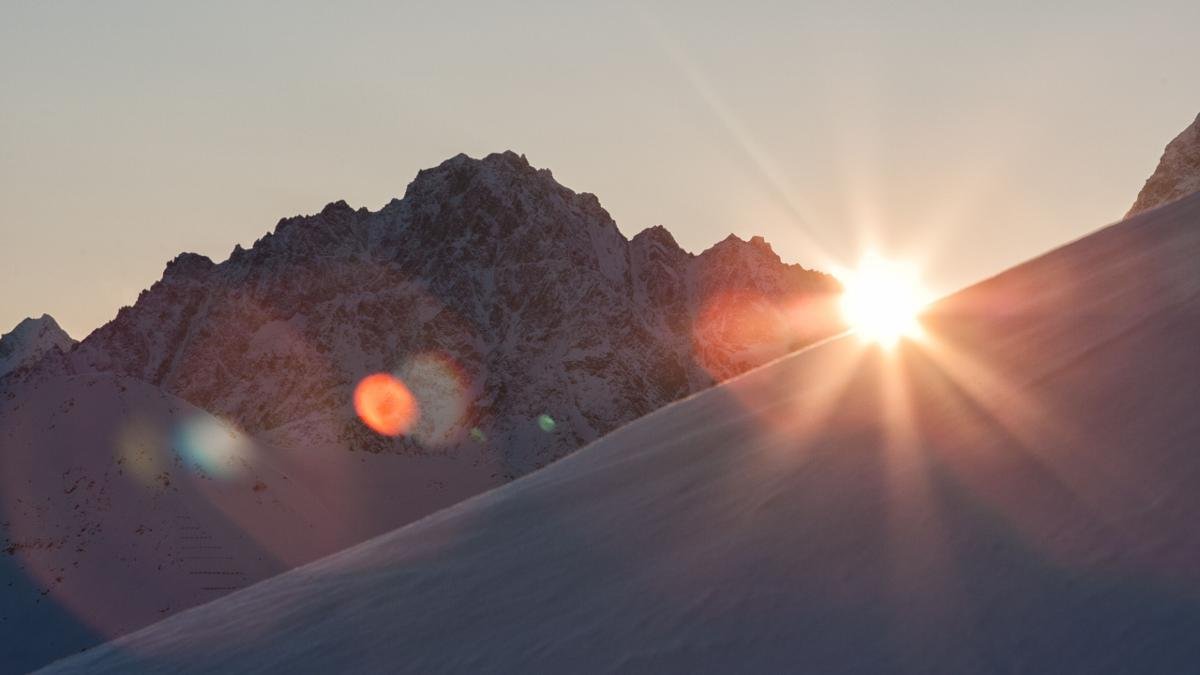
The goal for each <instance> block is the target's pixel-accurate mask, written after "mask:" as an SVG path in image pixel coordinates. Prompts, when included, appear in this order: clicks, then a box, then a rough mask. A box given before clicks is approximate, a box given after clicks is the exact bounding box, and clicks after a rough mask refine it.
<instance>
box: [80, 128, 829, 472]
mask: <svg viewBox="0 0 1200 675" xmlns="http://www.w3.org/2000/svg"><path fill="white" fill-rule="evenodd" d="M172 280H179V282H175V281H172ZM835 287H836V284H835V283H834V282H832V279H831V278H830V277H828V276H827V275H823V274H820V273H817V272H812V271H809V270H804V269H803V268H801V267H800V266H798V265H786V264H784V263H782V262H781V261H780V259H779V256H778V255H776V254H775V253H774V251H772V250H771V248H770V246H769V245H768V244H767V243H766V242H765V240H763V239H762V238H761V237H755V238H752V239H751V240H750V241H743V240H741V239H739V238H737V237H731V238H729V239H727V240H726V241H724V242H722V243H721V244H718V245H717V246H714V247H713V248H711V249H709V250H708V251H706V252H705V253H703V254H701V255H699V256H696V255H692V254H690V253H688V252H686V251H684V250H683V249H681V248H680V247H679V246H678V244H677V243H676V242H675V239H674V237H672V236H671V234H670V232H668V231H667V229H666V228H664V227H661V226H656V227H652V228H649V229H647V230H645V231H643V232H642V233H640V234H639V235H638V236H636V237H634V240H633V241H630V240H628V239H626V238H625V237H624V235H622V234H621V232H620V231H619V230H618V228H617V226H616V223H615V222H613V220H612V218H611V217H610V216H609V214H608V213H607V212H606V211H605V210H604V208H603V207H602V206H601V205H600V202H599V200H598V199H597V198H596V197H595V196H594V195H591V194H588V193H577V192H574V191H573V190H571V189H569V188H567V187H564V186H563V185H561V184H559V183H558V182H557V181H556V180H555V179H554V177H553V175H552V174H551V173H550V172H549V171H547V170H544V169H537V168H535V167H533V166H532V165H531V164H530V163H529V162H528V161H527V160H526V159H525V158H524V157H523V156H521V155H518V154H516V153H513V152H503V153H496V154H491V155H488V156H486V157H484V158H482V159H474V158H471V157H468V156H466V155H458V156H455V157H452V158H450V159H448V160H446V161H444V162H442V163H441V164H439V165H438V166H436V167H434V168H431V169H426V170H423V171H420V172H419V173H418V174H417V176H416V178H415V179H414V180H413V181H412V182H411V183H410V184H409V186H408V189H407V191H406V192H405V196H404V198H403V199H399V200H393V201H392V202H390V203H389V204H388V205H387V206H385V207H384V208H383V209H381V210H380V211H378V212H371V211H367V210H366V209H357V210H355V209H354V208H352V207H351V206H349V205H348V204H346V203H345V202H344V201H336V202H333V203H331V204H329V205H327V206H325V207H324V208H323V209H322V210H321V211H320V212H319V213H317V214H315V215H308V216H298V217H294V218H285V219H283V220H281V221H280V222H279V224H278V225H277V226H276V228H275V230H274V231H273V232H272V233H269V234H267V235H265V236H263V237H262V238H261V239H259V240H258V241H257V242H255V244H254V245H253V246H252V247H250V248H249V249H245V250H242V249H240V248H239V249H235V250H234V253H233V255H231V257H230V259H229V260H228V261H226V262H223V263H220V264H215V263H213V261H211V260H209V259H208V258H206V257H204V256H201V255H197V254H191V253H188V254H182V255H180V256H179V257H177V258H176V259H175V260H173V261H171V263H170V264H168V266H167V271H166V273H165V274H164V281H163V282H160V283H157V284H155V285H154V286H152V287H151V288H150V289H149V290H147V291H144V292H143V293H142V294H141V295H140V296H139V297H138V299H137V302H136V303H134V305H133V306H131V307H127V308H125V309H123V310H122V311H121V312H120V313H119V314H118V316H117V317H116V319H114V320H113V321H111V322H110V323H109V324H106V325H105V326H103V327H102V328H100V329H98V330H97V331H95V332H94V333H93V334H92V335H90V336H89V337H88V339H87V340H85V341H84V343H83V344H81V345H79V347H78V348H77V349H75V350H73V351H72V352H71V355H70V358H69V359H68V360H67V362H66V363H65V365H64V368H63V369H64V370H65V371H66V372H96V371H100V372H112V373H116V374H120V375H125V376H129V377H134V378H137V379H141V380H144V381H146V382H150V383H152V384H155V385H158V386H161V387H162V388H164V389H165V390H167V391H168V392H170V393H173V394H176V395H178V396H180V397H182V398H183V399H185V400H187V401H189V402H191V403H193V404H195V405H198V406H200V407H202V408H204V409H206V410H208V411H210V412H212V413H214V414H216V415H219V416H221V417H223V418H225V419H228V420H230V421H232V422H234V423H236V424H237V425H238V426H240V427H241V428H243V429H244V430H246V431H249V432H251V433H256V434H263V435H265V436H266V437H267V438H269V439H271V440H272V441H273V442H276V443H279V444H280V445H283V446H288V447H290V446H296V445H300V446H303V445H311V444H313V443H317V444H326V445H329V444H333V445H343V446H349V447H352V448H355V449H365V450H373V451H388V452H398V453H417V454H424V453H448V454H455V453H468V454H469V453H476V454H478V453H481V452H482V453H485V454H486V455H487V456H489V457H493V458H497V457H498V458H499V459H500V461H501V463H502V464H503V465H504V466H506V467H508V469H509V470H510V471H511V475H518V474H521V473H524V472H526V471H528V470H530V469H532V468H536V467H538V466H540V465H542V464H544V463H546V462H548V461H551V460H553V459H555V458H557V457H560V456H562V455H563V454H565V453H567V452H569V451H571V450H573V449H575V448H577V447H579V446H581V445H583V444H585V443H587V442H589V441H591V440H593V439H595V438H598V437H599V436H600V435H602V434H604V433H606V432H607V431H609V430H611V429H614V428H616V427H617V426H620V425H621V424H624V423H625V422H628V421H630V420H632V419H634V418H636V417H639V416H641V415H643V414H646V413H648V412H650V411H652V410H654V409H656V408H658V407H660V406H662V405H665V404H666V403H669V402H671V401H673V400H676V399H678V398H680V397H682V396H686V395H688V394H691V393H694V392H695V391H698V390H699V389H702V388H704V387H707V386H710V385H711V384H713V383H714V382H716V381H718V380H720V379H723V378H725V377H728V376H731V375H735V374H738V373H740V372H744V371H745V370H746V369H748V368H752V367H754V366H756V365H759V364H761V363H764V362H765V361H766V360H769V359H771V358H775V357H777V356H779V355H781V354H782V353H783V352H784V351H786V350H787V349H793V348H796V347H799V346H802V345H803V344H806V343H808V342H810V341H812V340H813V339H816V338H820V337H825V336H826V335H828V334H831V333H832V332H834V329H835V328H836V327H835V326H832V325H828V322H827V320H826V318H825V317H824V315H822V314H821V313H820V312H813V313H812V314H811V315H807V316H797V315H796V313H795V312H794V311H793V310H792V309H791V308H793V307H795V306H797V304H798V301H801V300H810V301H812V302H808V303H803V302H800V303H799V304H802V305H805V306H809V305H811V306H818V305H820V304H821V300H822V299H823V298H826V297H827V296H828V295H829V293H830V292H831V291H832V290H833V289H834V288H835ZM380 371H383V372H391V373H399V374H401V375H402V376H404V374H405V373H408V374H409V375H408V376H407V377H410V378H415V379H416V380H417V382H418V383H417V384H414V386H415V387H416V388H417V389H418V391H415V392H414V393H415V395H416V397H417V399H418V401H419V402H420V404H421V409H423V410H427V411H430V421H429V422H428V425H427V426H428V428H426V427H419V429H420V432H419V433H415V434H414V435H412V436H410V437H404V438H401V439H391V438H383V437H379V436H376V435H374V434H372V433H371V432H370V431H368V430H367V429H366V428H365V427H364V426H363V425H362V424H361V423H360V422H358V420H357V419H356V418H355V416H354V412H353V408H352V406H351V400H352V394H353V390H354V387H355V384H356V383H357V382H358V381H359V380H361V379H362V378H363V377H365V376H366V375H369V374H371V373H373V372H380ZM413 373H416V375H412V374H413ZM421 382H428V383H430V384H429V385H428V386H429V387H430V389H429V390H428V391H421V390H420V389H421V387H422V386H425V385H423V384H420V383H421ZM435 413H436V414H435ZM542 416H546V417H547V418H550V419H552V420H554V424H553V425H549V426H550V428H552V431H547V430H546V428H547V426H548V425H546V424H545V423H544V420H543V417H542ZM538 420H543V423H541V424H539V423H538ZM479 438H486V439H487V441H486V443H481V442H480V441H479V440H477V439H479Z"/></svg>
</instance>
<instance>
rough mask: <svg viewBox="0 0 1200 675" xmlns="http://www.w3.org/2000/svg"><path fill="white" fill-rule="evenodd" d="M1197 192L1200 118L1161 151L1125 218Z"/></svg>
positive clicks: (1199, 174) (1199, 163)
mask: <svg viewBox="0 0 1200 675" xmlns="http://www.w3.org/2000/svg"><path fill="white" fill-rule="evenodd" d="M1198 190H1200V115H1198V116H1197V117H1196V120H1195V121H1194V122H1192V123H1191V125H1190V126H1188V128H1186V129H1184V130H1183V131H1182V132H1180V134H1179V135H1178V136H1176V137H1175V139H1174V140H1172V141H1171V142H1170V143H1169V144H1167V148H1166V150H1165V151H1164V152H1163V156H1162V159H1161V160H1159V162H1158V167H1157V168H1155V169H1154V174H1153V175H1151V176H1150V178H1149V179H1147V180H1146V184H1145V185H1144V186H1143V187H1142V191H1141V192H1140V193H1138V197H1137V201H1136V202H1134V204H1133V208H1131V209H1129V213H1128V214H1127V215H1133V214H1135V213H1141V212H1142V211H1145V210H1147V209H1152V208H1154V207H1156V206H1162V205H1163V204H1166V203H1167V202H1170V201H1173V200H1176V199H1179V198H1180V197H1186V196H1187V195H1190V194H1192V193H1193V192H1196V191H1198Z"/></svg>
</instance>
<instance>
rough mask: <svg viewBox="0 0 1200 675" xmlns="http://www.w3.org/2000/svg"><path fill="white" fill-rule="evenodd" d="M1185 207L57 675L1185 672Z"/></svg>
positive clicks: (740, 383) (1193, 454) (1192, 226)
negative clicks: (921, 329) (888, 347)
mask: <svg viewBox="0 0 1200 675" xmlns="http://www.w3.org/2000/svg"><path fill="white" fill-rule="evenodd" d="M1197 259H1200V196H1193V197H1189V198H1184V199H1182V200H1180V201H1178V202H1176V203H1174V204H1172V205H1169V206H1166V207H1164V208H1161V209H1157V210H1153V211H1150V212H1147V213H1145V214H1142V215H1140V216H1137V217H1134V218H1132V219H1130V220H1127V221H1125V222H1122V223H1120V224H1117V225H1115V226H1112V227H1109V228H1106V229H1104V230H1101V231H1099V232H1097V233H1096V234H1094V235H1092V236H1089V237H1087V238H1084V239H1082V240H1080V241H1077V242H1075V243H1072V244H1070V245H1068V246H1065V247H1063V248H1061V249H1058V250H1056V251H1053V252H1051V253H1049V254H1047V255H1044V256H1042V257H1040V258H1037V259H1035V260H1033V261H1030V262H1028V263H1026V264H1023V265H1021V266H1019V267H1017V268H1014V269H1012V270H1010V271H1008V272H1006V273H1004V274H1001V275H999V276H997V277H995V278H992V279H989V280H987V281H985V282H983V283H981V284H978V285H976V286H974V287H972V288H969V289H967V290H966V291H963V292H961V293H959V294H957V295H955V296H952V297H951V298H949V299H947V300H945V301H943V302H941V303H939V304H938V305H937V306H936V307H935V308H934V310H933V311H932V312H931V314H930V316H929V317H928V318H927V321H926V333H927V334H926V337H925V338H924V339H922V340H921V341H919V342H910V343H903V344H902V345H901V346H899V347H898V348H897V350H896V351H894V352H891V353H884V352H880V351H879V350H878V349H875V348H870V347H866V346H864V345H862V344H860V343H859V342H858V341H857V340H856V339H855V338H854V337H852V336H850V337H843V338H839V339H833V340H830V341H827V342H824V343H822V344H820V345H817V346H815V347H813V348H810V349H807V350H804V351H802V352H799V353H797V354H794V355H792V356H789V357H786V358H784V359H782V360H780V361H777V362H775V363H773V364H771V365H768V366H766V367H763V368H761V369H758V370H754V371H752V372H750V373H748V374H746V375H744V376H742V377H739V378H737V379H735V380H733V381H731V382H729V383H727V384H725V385H722V386H720V387H717V388H714V389H710V390H708V391H705V392H703V393H700V394H698V395H695V396H693V397H691V398H689V399H686V400H684V401H682V402H680V403H677V404H675V405H671V406H668V407H666V408H664V409H661V410H659V411H656V412H654V413H652V414H650V415H648V416H647V417H644V418H642V419H640V420H638V421H636V422H634V423H632V424H629V425H627V426H624V427H622V428H621V429H618V430H617V431H615V432H613V433H611V434H609V435H607V436H606V437H604V438H603V439H601V440H599V441H597V442H596V443H593V444H592V445H590V446H589V447H587V448H585V449H584V450H582V451H580V452H578V453H575V454H574V455H571V456H569V457H567V458H565V459H563V460H561V461H559V462H557V463H555V464H553V465H551V466H549V467H547V468H546V469H544V470H541V471H539V472H536V473H534V474H531V475H529V476H527V477H526V478H524V479H522V480H519V481H516V482H514V483H510V484H507V485H505V486H503V487H501V488H499V489H496V490H493V491H491V492H489V493H486V494H483V495H481V496H478V497H475V498H473V499H470V500H468V501H466V502H463V503H461V504H457V505H455V506H453V507H451V508H448V509H446V510H443V511H441V512H439V513H437V514H435V515H433V516H430V517H428V518H426V519H423V520H421V521H419V522H417V523H414V524H412V525H409V526H407V527H405V528H402V529H400V530H397V531H394V532H391V533H389V534H386V535H383V536H381V537H378V538H376V539H373V540H371V541H368V542H365V543H363V544H360V545H358V546H356V547H354V548H351V549H348V550H346V551H343V552H341V553H338V554H336V555H333V556H331V557H328V558H325V559H322V560H320V561H317V562H315V563H313V564H310V565H307V566H305V567H301V568H299V569H296V570H293V571H291V572H288V573H286V574H283V575H281V576H278V577H275V578H273V579H270V580H268V581H265V582H263V583H260V584H258V585H256V586H253V587H251V588H248V589H245V590H243V591H240V592H237V593H233V594H231V595H228V596H226V597H224V598H222V599H221V600H218V601H216V602H213V603H210V604H207V605H204V606H202V607H198V608H195V609H192V610H190V611H186V612H183V613H180V614H178V615H175V616H173V617H171V618H169V619H166V620H164V621H162V622H160V623H158V624H155V625H153V626H151V627H149V628H146V629H144V630H142V631H139V632H137V633H134V634H132V635H129V636H127V637H124V638H121V639H119V640H116V641H114V642H112V643H109V644H107V645H105V646H103V647H101V648H98V649H94V650H91V651H89V652H87V653H85V654H82V655H79V656H76V657H73V658H71V659H67V660H64V661H62V662H59V663H57V664H55V665H54V666H53V667H52V668H50V669H48V670H49V672H59V673H69V672H89V673H93V672H126V671H129V670H131V669H142V670H160V671H172V672H222V671H227V670H238V671H248V670H252V671H258V672H261V671H273V672H292V671H296V670H303V671H311V672H332V671H355V672H393V671H405V672H422V673H427V672H444V671H457V672H479V671H507V672H529V671H543V672H544V671H557V672H578V671H590V672H615V671H623V672H624V671H642V672H664V671H672V672H701V671H725V672H761V671H777V672H778V671H789V672H795V671H805V672H818V673H826V672H838V673H878V672H913V673H917V672H920V673H928V672H945V673H963V672H996V673H999V672H1005V673H1010V672H1077V673H1105V672H1108V673H1129V672H1139V673H1177V672H1187V671H1190V670H1193V669H1194V668H1195V664H1196V663H1200V641H1197V640H1196V639H1195V638H1196V635H1198V634H1200V564H1198V563H1200V529H1197V528H1196V527H1195V519H1196V516H1197V514H1198V513H1200V490H1196V489H1195V488H1196V485H1197V483H1198V482H1200V454H1198V451H1197V448H1198V447H1200V445H1198V441H1197V439H1200V415H1197V414H1196V401H1197V400H1200V375H1198V374H1200V350H1198V349H1196V345H1197V344H1198V343H1200V267H1197V266H1196V264H1195V261H1196V260H1197Z"/></svg>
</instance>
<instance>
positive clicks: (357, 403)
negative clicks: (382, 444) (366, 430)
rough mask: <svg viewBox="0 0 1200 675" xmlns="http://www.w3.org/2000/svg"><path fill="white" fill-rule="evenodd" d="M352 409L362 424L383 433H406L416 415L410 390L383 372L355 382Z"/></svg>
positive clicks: (414, 400) (414, 402)
mask: <svg viewBox="0 0 1200 675" xmlns="http://www.w3.org/2000/svg"><path fill="white" fill-rule="evenodd" d="M354 411H355V412H356V413H358V418H359V419H361V420H362V421H363V424H365V425H367V426H368V427H370V428H371V429H372V430H373V431H375V432H376V433H378V434H382V435H384V436H400V435H401V434H404V433H407V432H408V430H409V429H411V428H412V426H413V424H414V423H415V422H416V421H417V418H418V416H419V413H418V408H417V400H416V398H414V397H413V395H412V392H411V391H409V390H408V387H406V386H404V383H403V382H401V381H400V380H398V379H396V378H395V377H393V376H391V375H389V374H387V373H375V374H374V375H368V376H366V377H364V378H363V379H362V381H361V382H359V383H358V386H357V387H356V388H355V389H354Z"/></svg>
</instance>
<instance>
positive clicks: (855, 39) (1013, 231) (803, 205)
mask: <svg viewBox="0 0 1200 675" xmlns="http://www.w3.org/2000/svg"><path fill="white" fill-rule="evenodd" d="M182 4H183V3H178V2H170V3H167V2H118V1H112V2H32V1H30V2H12V1H11V0H3V2H2V4H0V104H2V110H3V114H2V115H0V242H2V245H0V287H2V288H3V293H2V294H0V332H2V331H7V330H8V329H9V328H10V327H11V326H12V325H14V324H15V323H16V322H17V321H19V320H20V319H21V318H23V317H25V316H27V315H40V314H42V313H43V312H48V313H50V314H53V315H54V316H55V317H57V318H58V319H59V321H60V323H62V325H63V326H64V327H65V328H66V329H67V330H68V331H69V332H70V333H71V334H72V335H73V336H75V337H76V338H81V337H83V336H84V335H85V334H86V333H87V332H89V331H90V330H92V329H94V328H95V327H97V326H99V325H100V324H101V323H103V322H105V321H107V320H109V319H110V318H112V316H113V315H115V313H116V310H117V309H118V307H120V306H121V305H124V304H130V303H132V302H133V301H134V299H135V298H136V297H137V293H138V291H139V290H141V289H143V288H146V287H148V286H149V285H150V284H151V283H153V282H154V281H155V280H156V279H158V277H159V276H160V275H161V272H162V269H163V266H164V264H165V263H166V261H167V260H169V259H170V258H172V257H174V256H175V255H176V254H177V253H179V252H180V251H197V252H200V253H204V254H206V255H208V256H210V257H212V258H213V259H214V260H223V259H225V258H226V257H227V256H228V254H229V252H230V250H232V248H233V246H234V244H237V243H240V244H242V245H244V246H248V245H249V244H251V243H252V242H253V241H254V240H255V239H256V238H258V237H260V236H261V235H262V234H264V233H265V232H267V231H268V230H270V229H271V228H272V227H273V226H274V224H275V223H276V221H278V219H279V218H281V217H283V216H289V215H295V214H300V213H313V212H316V211H318V210H319V209H320V208H321V206H323V205H324V204H325V203H327V202H330V201H334V200H337V199H346V201H348V202H349V203H350V204H351V205H354V206H366V207H368V208H370V209H372V210H375V209H378V208H379V207H380V206H382V205H383V204H385V203H386V202H387V201H388V200H389V199H390V198H392V197H393V196H400V195H402V194H403V192H404V187H405V185H407V184H408V182H409V181H410V180H411V179H412V178H413V176H414V175H415V174H416V172H417V170H418V169H421V168H423V167H429V166H433V165H436V164H437V163H439V162H440V161H442V160H443V159H445V158H447V157H450V156H452V155H454V154H456V153H458V152H466V153H468V154H470V155H472V156H476V157H478V156H481V155H484V154H486V153H488V152H493V151H498V150H504V149H513V150H515V151H517V152H522V153H525V154H526V155H527V156H528V157H529V159H530V161H531V162H532V163H533V164H534V165H535V166H539V167H545V168H550V169H552V170H553V171H554V174H555V176H556V177H557V178H558V179H559V181H560V182H562V183H564V184H565V185H567V186H568V187H571V188H573V189H575V190H579V191H588V192H593V193H595V194H597V195H598V196H599V198H600V200H601V202H602V203H603V204H604V206H605V207H606V208H607V209H608V210H609V212H610V213H611V214H612V215H613V217H614V218H615V219H616V221H617V223H618V224H619V225H620V227H621V230H622V231H623V232H624V233H625V234H626V235H627V236H632V235H633V234H635V233H636V232H638V231H639V230H641V229H643V228H645V227H648V226H650V225H654V224H663V225H665V226H666V227H667V228H668V229H670V230H671V232H673V233H674V234H675V236H676V238H677V239H678V240H679V242H680V243H681V244H682V245H683V246H684V247H685V248H687V249H689V250H692V251H699V250H702V249H704V248H706V247H708V246H709V245H711V244H713V243H714V242H716V241H717V240H719V239H721V238H723V237H724V236H725V235H726V234H728V233H730V232H735V233H738V234H739V235H742V236H744V237H748V236H750V235H753V234H762V235H764V236H765V237H766V238H767V239H768V241H770V242H771V243H772V244H773V245H774V246H775V249H776V250H777V251H778V252H779V253H780V254H781V255H782V256H783V257H784V259H785V260H789V261H793V262H800V263H803V264H805V265H806V266H810V267H812V266H816V267H825V268H828V267H829V266H830V265H832V264H834V263H842V264H844V263H849V262H852V261H853V260H854V259H855V258H857V257H858V255H859V254H860V252H861V250H862V249H863V248H864V247H865V246H867V245H873V246H874V247H875V248H877V249H879V250H880V251H881V252H883V253H884V254H886V255H892V256H898V257H907V256H911V257H914V258H916V259H919V260H920V261H921V262H922V264H923V265H924V266H925V275H926V278H927V281H928V282H929V283H930V284H931V285H932V286H933V287H935V288H936V289H937V290H940V291H948V290H951V289H953V288H955V287H958V286H961V285H964V284H966V283H968V282H971V281H973V280H976V279H978V278H980V277H983V276H986V275H988V274H991V273H994V272H996V271H999V270H1000V269H1003V268H1004V267H1007V266H1009V265H1011V264H1013V263H1016V262H1019V261H1020V260H1022V259H1024V258H1027V257H1029V256H1031V255H1034V254H1037V253H1039V252H1042V251H1044V250H1046V249H1048V248H1050V247H1053V246H1055V245H1057V244H1060V243H1063V242H1065V241H1068V240H1070V239H1073V238H1076V237H1078V236H1080V235H1082V234H1084V233H1086V232H1088V231H1090V230H1094V229H1096V228H1097V227H1100V226H1102V225H1104V224H1106V223H1108V222H1110V221H1112V220H1115V219H1117V218H1119V217H1120V216H1121V215H1122V214H1123V213H1124V212H1125V210H1126V209H1127V208H1128V207H1129V205H1130V204H1131V203H1132V201H1133V199H1134V197H1135V196H1136V194H1137V191H1138V189H1139V188H1140V187H1141V185H1142V182H1143V181H1144V180H1145V178H1146V177H1147V176H1148V175H1149V173H1150V172H1151V171H1152V170H1153V168H1154V166H1155V163H1156V162H1157V160H1158V157H1159V155H1160V153H1161V151H1162V147H1163V146H1164V145H1165V144H1166V143H1167V142H1168V141H1169V140H1170V139H1171V138H1172V137H1174V136H1175V134H1177V133H1178V132H1179V131H1180V130H1182V129H1183V127H1184V126H1186V125H1187V124H1188V123H1189V122H1190V121H1191V120H1192V119H1193V118H1194V117H1195V116H1196V113H1197V112H1198V111H1200V75H1198V74H1197V70H1196V64H1198V63H1200V39H1197V35H1196V27H1197V26H1200V3H1197V2H1195V0H1179V1H1177V2H1159V3H1154V2H1150V3H1140V6H1136V7H1135V6H1134V4H1135V3H1127V2H1115V1H1114V2H1102V1H1098V0H1094V1H1090V2H1064V3H1058V4H1056V5H1055V6H1054V7H1052V8H1047V7H1044V6H1043V5H1045V4H1047V3H1043V2H1006V3H988V4H984V3H968V2H949V1H948V2H928V3H893V2H883V1H879V2H861V3H857V4H855V5H853V6H851V5H850V3H841V2H827V3H800V2H758V3H755V2H742V3H701V2H673V3H621V2H618V3H611V4H609V3H604V4H603V5H600V4H597V5H595V6H591V7H581V6H576V5H575V4H573V3H566V2H561V1H560V2H521V3H513V4H511V5H509V6H502V5H501V4H500V3H461V2H422V3H399V2H377V3H366V2H339V3H315V2H298V1H297V2H277V3H274V2H272V3H268V2H214V1H210V2H204V3H199V2H197V3H193V6H192V7H190V8H183V7H182Z"/></svg>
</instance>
